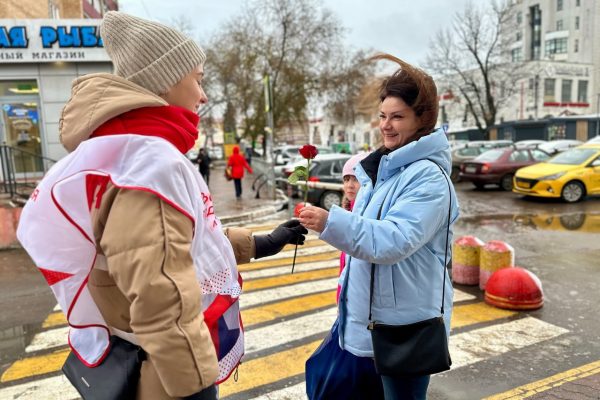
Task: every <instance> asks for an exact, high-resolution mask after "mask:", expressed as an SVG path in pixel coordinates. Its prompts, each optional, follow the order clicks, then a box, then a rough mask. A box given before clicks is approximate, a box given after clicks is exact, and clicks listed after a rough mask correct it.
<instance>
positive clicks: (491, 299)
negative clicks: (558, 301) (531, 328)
mask: <svg viewBox="0 0 600 400" xmlns="http://www.w3.org/2000/svg"><path fill="white" fill-rule="evenodd" d="M485 302H486V303H487V304H489V305H492V306H495V307H498V308H505V309H507V310H537V309H538V308H541V307H542V306H543V305H544V293H543V291H542V282H541V281H540V280H539V278H538V277H537V276H535V274H534V273H533V272H530V271H527V270H526V269H523V268H519V267H514V268H504V269H501V270H498V271H496V272H494V274H493V275H492V276H491V277H490V279H489V280H488V281H487V285H486V287H485Z"/></svg>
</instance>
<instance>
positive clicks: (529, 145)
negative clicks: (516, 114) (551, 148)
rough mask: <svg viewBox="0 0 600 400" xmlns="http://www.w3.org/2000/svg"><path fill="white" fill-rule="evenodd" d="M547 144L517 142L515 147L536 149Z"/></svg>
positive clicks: (530, 141)
mask: <svg viewBox="0 0 600 400" xmlns="http://www.w3.org/2000/svg"><path fill="white" fill-rule="evenodd" d="M544 143H548V141H547V140H519V141H518V142H515V147H516V148H517V149H536V148H539V147H540V145H542V144H544Z"/></svg>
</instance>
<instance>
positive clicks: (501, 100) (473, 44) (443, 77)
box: [426, 0, 523, 138]
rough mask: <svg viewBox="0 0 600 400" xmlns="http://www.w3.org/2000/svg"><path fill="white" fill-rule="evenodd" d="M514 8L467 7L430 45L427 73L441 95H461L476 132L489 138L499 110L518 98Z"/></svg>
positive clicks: (501, 4) (497, 2) (495, 2)
mask: <svg viewBox="0 0 600 400" xmlns="http://www.w3.org/2000/svg"><path fill="white" fill-rule="evenodd" d="M515 28H516V13H515V8H514V7H512V6H511V4H510V2H509V1H506V0H490V1H489V2H488V3H487V4H481V3H479V2H477V3H476V4H475V3H473V2H469V3H467V5H466V6H465V9H464V10H463V11H462V12H460V13H458V14H456V16H455V17H454V21H453V24H452V25H451V27H449V28H446V29H442V30H440V31H439V32H438V33H437V34H436V36H435V39H434V40H433V41H432V43H431V45H430V50H429V54H428V56H427V63H426V64H427V67H428V69H429V70H430V71H431V72H432V73H433V74H434V75H436V77H437V81H438V84H439V85H438V86H440V87H439V92H440V93H443V92H445V91H447V90H451V91H452V92H454V93H460V97H461V100H462V99H464V100H465V102H466V109H467V112H468V113H469V114H470V115H471V116H472V117H473V119H474V121H475V125H476V126H477V128H478V129H479V130H480V131H481V132H483V133H484V135H485V137H486V138H487V137H489V130H490V128H491V127H492V126H493V125H494V124H495V123H496V118H497V114H498V110H500V109H502V107H503V106H505V105H506V103H507V102H508V101H510V100H511V98H512V97H513V96H514V94H515V91H516V89H517V85H516V83H517V81H519V80H521V79H522V78H523V75H522V72H521V71H522V67H523V64H522V63H521V62H520V61H518V60H514V61H513V60H512V59H511V53H510V50H511V49H510V45H511V43H512V42H514V32H516V29H515Z"/></svg>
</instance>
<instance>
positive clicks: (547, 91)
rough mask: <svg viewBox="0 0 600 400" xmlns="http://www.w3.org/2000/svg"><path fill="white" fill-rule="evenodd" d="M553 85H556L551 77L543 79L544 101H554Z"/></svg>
mask: <svg viewBox="0 0 600 400" xmlns="http://www.w3.org/2000/svg"><path fill="white" fill-rule="evenodd" d="M555 86H556V79H552V78H548V79H544V102H554V101H556V97H555V94H554V87H555Z"/></svg>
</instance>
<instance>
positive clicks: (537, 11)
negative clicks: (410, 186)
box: [440, 0, 600, 140]
mask: <svg viewBox="0 0 600 400" xmlns="http://www.w3.org/2000/svg"><path fill="white" fill-rule="evenodd" d="M512 7H513V13H512V18H514V20H513V21H510V23H511V27H514V29H512V28H511V29H510V31H509V32H510V33H509V34H510V35H512V37H509V38H508V40H509V41H510V42H511V44H509V51H508V54H507V57H509V58H510V60H507V61H509V62H512V63H514V64H515V66H517V65H519V69H520V73H521V74H522V78H521V79H520V80H519V81H518V82H517V84H516V87H515V88H514V89H515V90H514V92H515V94H514V96H513V97H512V98H511V99H510V101H508V102H507V103H506V104H505V105H504V106H503V107H502V108H500V109H499V110H498V114H497V120H496V123H497V124H498V129H497V130H495V132H493V134H492V136H497V137H498V138H508V139H515V138H516V139H524V138H534V137H535V138H539V139H557V138H573V139H574V138H579V139H582V140H583V139H587V138H588V137H590V136H593V135H595V132H596V129H597V128H596V124H597V118H595V117H594V116H593V114H596V113H597V109H598V107H599V106H600V1H598V0H513V2H512ZM502 84H503V83H502V82H496V86H497V87H498V90H501V89H500V88H501V86H502ZM448 100H452V94H450V95H448V94H443V95H442V98H441V105H442V106H444V107H443V108H444V112H445V113H446V115H445V116H444V117H445V118H446V119H445V121H444V122H448V123H449V126H450V131H451V132H452V131H461V130H464V131H468V130H473V126H474V122H473V119H472V118H471V117H470V116H469V115H468V113H466V112H465V110H464V109H465V105H464V104H462V105H458V104H456V103H454V102H452V101H448ZM578 116H581V117H580V118H578ZM440 118H443V117H442V116H441V117H440ZM540 121H542V122H540ZM577 121H580V122H577ZM582 121H583V122H582ZM519 127H520V128H519ZM519 132H520V133H521V134H520V135H519V134H518V133H519Z"/></svg>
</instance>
